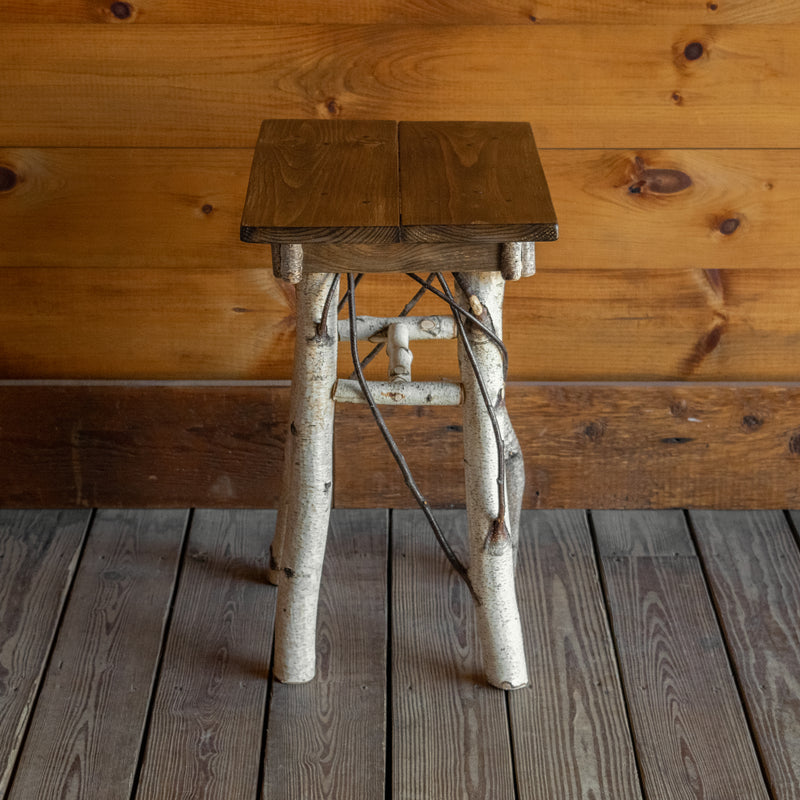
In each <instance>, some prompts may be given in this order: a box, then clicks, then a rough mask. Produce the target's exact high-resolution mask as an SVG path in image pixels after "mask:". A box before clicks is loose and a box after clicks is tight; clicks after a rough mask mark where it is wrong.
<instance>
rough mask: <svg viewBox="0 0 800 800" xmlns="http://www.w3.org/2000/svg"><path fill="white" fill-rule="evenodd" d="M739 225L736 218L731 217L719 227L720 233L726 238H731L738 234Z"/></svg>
mask: <svg viewBox="0 0 800 800" xmlns="http://www.w3.org/2000/svg"><path fill="white" fill-rule="evenodd" d="M739 225H740V222H739V220H738V219H736V217H729V218H728V219H724V220H722V222H721V223H720V225H719V232H720V233H721V234H723V235H725V236H730V235H731V234H732V233H735V232H736V230H737V228H738V227H739Z"/></svg>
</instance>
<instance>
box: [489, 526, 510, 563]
mask: <svg viewBox="0 0 800 800" xmlns="http://www.w3.org/2000/svg"><path fill="white" fill-rule="evenodd" d="M510 547H512V542H511V534H510V533H509V531H508V528H507V527H506V523H505V521H504V520H502V519H500V518H497V519H495V520H493V521H492V525H491V528H490V529H489V534H488V535H487V537H486V541H485V542H484V545H483V548H484V550H486V552H487V553H488V554H489V555H490V556H501V555H503V554H504V553H505V552H506V551H507V550H508V548H510Z"/></svg>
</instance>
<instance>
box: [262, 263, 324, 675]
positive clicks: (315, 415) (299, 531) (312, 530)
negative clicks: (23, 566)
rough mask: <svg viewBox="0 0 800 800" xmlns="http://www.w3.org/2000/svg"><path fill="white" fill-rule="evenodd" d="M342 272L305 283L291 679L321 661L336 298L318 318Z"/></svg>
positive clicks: (285, 573) (294, 417)
mask: <svg viewBox="0 0 800 800" xmlns="http://www.w3.org/2000/svg"><path fill="white" fill-rule="evenodd" d="M337 280H338V276H334V275H331V274H327V273H317V274H306V275H304V276H303V279H302V280H301V281H300V283H298V285H297V335H296V344H295V357H294V372H293V375H292V399H291V409H290V420H291V424H290V434H289V436H290V438H291V439H292V440H293V442H292V444H291V445H290V448H291V457H290V460H289V462H288V464H287V472H286V475H285V477H284V488H283V497H282V500H281V507H280V508H281V511H282V512H283V517H284V520H285V521H284V522H283V525H284V526H285V527H284V533H283V543H282V545H281V544H280V543H278V546H277V547H275V548H273V556H277V558H276V561H277V563H276V565H275V567H276V568H275V569H274V570H273V572H274V574H275V575H276V577H277V584H278V598H277V607H276V611H275V677H276V678H277V679H278V680H279V681H281V682H283V683H305V682H306V681H309V680H311V679H312V678H313V677H314V672H315V667H316V627H317V601H318V598H319V584H320V577H321V574H322V562H323V559H324V557H325V542H326V539H327V534H328V521H329V517H330V509H331V498H332V497H333V420H334V407H335V403H334V400H333V387H334V384H335V382H336V351H337V336H336V302H335V301H336V298H334V302H332V303H331V304H330V309H329V311H328V315H327V319H326V322H325V324H324V325H323V326H321V330H320V331H318V329H317V323H318V322H319V321H320V320H321V319H322V314H323V308H324V305H325V299H326V297H327V295H328V290H329V289H330V286H331V281H337ZM276 550H279V555H278V553H276V552H275V551H276Z"/></svg>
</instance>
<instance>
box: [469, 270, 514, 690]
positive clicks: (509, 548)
mask: <svg viewBox="0 0 800 800" xmlns="http://www.w3.org/2000/svg"><path fill="white" fill-rule="evenodd" d="M460 278H461V280H462V283H463V284H464V287H465V289H466V294H465V293H463V292H462V291H461V290H460V288H459V289H458V292H457V297H458V299H459V302H460V303H462V304H464V305H465V306H466V307H469V308H470V309H471V310H472V312H473V313H474V314H475V315H476V316H478V317H479V318H481V321H482V322H484V323H485V324H487V325H489V326H490V327H493V328H494V331H495V333H496V334H497V335H498V336H500V337H501V336H502V309H503V293H504V289H505V284H504V278H503V275H502V274H501V273H500V272H497V271H495V272H482V273H461V275H460ZM466 327H467V336H468V339H469V341H470V343H471V345H472V349H473V352H474V354H475V358H476V361H477V363H478V366H479V368H480V371H481V373H482V375H483V380H484V383H485V385H486V388H487V390H488V395H489V398H490V401H491V403H492V405H493V406H494V407H495V409H496V411H499V412H500V417H501V418H503V422H502V423H501V422H500V419H498V423H500V429H501V433H502V434H503V438H504V439H505V438H506V437H507V436H508V438H509V440H510V438H511V437H510V436H509V435H508V429H510V427H511V426H510V421H509V420H508V419H507V415H505V417H504V416H503V415H504V409H505V403H504V396H505V386H504V379H503V363H502V356H501V354H500V351H499V350H498V348H497V346H496V345H495V344H494V343H493V342H492V341H491V339H489V337H488V336H486V334H484V333H483V332H481V331H480V330H478V329H477V328H476V327H475V326H473V325H470V324H469V323H467V324H466ZM459 364H460V368H461V379H462V383H463V386H464V463H465V479H466V492H467V514H468V519H469V528H470V532H469V537H470V566H469V574H470V580H471V581H472V585H473V587H474V588H475V591H476V594H477V596H478V600H479V602H478V604H477V607H476V614H477V618H478V635H479V637H480V640H481V645H482V651H483V658H484V670H485V672H486V678H487V680H488V681H489V683H491V684H492V685H493V686H497V687H500V688H503V689H517V688H521V687H523V686H526V685H527V683H528V671H527V666H526V663H525V653H524V649H523V641H522V626H521V623H520V618H519V610H518V607H517V598H516V593H515V588H514V564H515V558H514V551H515V547H514V540H515V538H516V537H517V535H518V534H517V529H516V528H517V525H518V524H519V523H518V520H519V511H518V510H516V511H515V512H514V513H508V512H507V513H506V519H505V525H498V516H499V514H500V511H501V501H500V493H499V489H498V473H499V460H498V451H497V444H496V440H495V435H494V432H493V428H492V424H491V420H490V417H489V415H488V413H487V411H486V406H485V403H484V400H483V397H482V395H481V392H480V389H479V386H478V383H477V380H476V379H475V377H474V373H473V369H472V366H471V364H470V362H469V360H468V358H467V354H466V350H465V348H464V346H463V344H462V343H461V341H459ZM514 438H515V437H514ZM509 444H510V441H509ZM506 450H508V445H506ZM516 460H518V461H521V459H516ZM516 477H517V478H518V476H516ZM507 489H508V486H507ZM514 492H515V493H518V495H521V488H520V487H519V486H518V481H516V480H515V481H514ZM507 493H508V492H507V491H506V495H507ZM517 503H518V498H514V499H513V500H512V501H511V503H510V504H509V503H508V502H507V503H506V506H507V507H508V506H509V505H511V506H512V507H516V505H517Z"/></svg>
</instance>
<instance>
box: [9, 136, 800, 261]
mask: <svg viewBox="0 0 800 800" xmlns="http://www.w3.org/2000/svg"><path fill="white" fill-rule="evenodd" d="M254 130H255V129H254ZM254 135H255V134H254ZM252 156H253V151H252V148H239V149H225V148H219V149H212V148H197V149H182V148H52V149H50V148H45V149H39V148H20V149H11V148H6V149H0V169H4V170H5V171H6V172H5V173H4V174H5V175H6V176H7V177H6V183H5V185H4V186H0V240H1V241H2V242H3V248H2V252H0V266H19V267H34V266H37V267H38V266H42V267H48V266H52V267H100V268H103V269H108V268H110V267H164V268H180V267H192V268H198V267H203V268H206V267H209V268H210V267H220V266H225V267H263V266H267V268H269V265H270V264H271V261H270V253H269V248H268V247H267V246H265V245H254V244H244V243H242V242H240V241H239V224H240V220H241V216H242V207H243V205H244V198H245V193H246V190H247V181H248V175H249V171H250V161H251V160H252ZM541 156H542V162H543V164H544V168H545V173H546V175H547V180H548V184H549V186H550V191H551V194H552V196H553V201H554V204H555V207H556V211H557V214H558V219H559V241H558V242H557V243H540V245H539V246H538V247H537V261H538V264H539V268H540V269H541V270H552V269H557V270H568V269H581V268H584V269H585V268H591V269H594V270H607V269H643V268H650V267H653V266H657V267H659V268H661V269H685V268H695V267H697V268H703V269H742V268H747V269H762V268H774V267H776V266H780V267H793V266H800V264H798V252H797V219H798V217H800V150H791V151H785V150H763V149H756V150H741V149H734V150H561V149H556V150H553V149H544V150H542V151H541ZM3 188H5V190H4V191H3V190H2V189H3ZM676 241H680V244H681V246H680V247H676V246H675V242H676Z"/></svg>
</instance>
